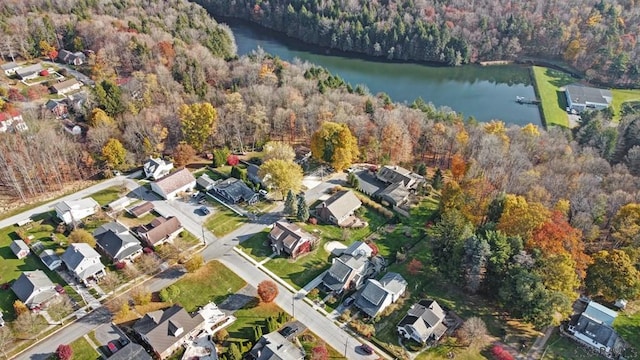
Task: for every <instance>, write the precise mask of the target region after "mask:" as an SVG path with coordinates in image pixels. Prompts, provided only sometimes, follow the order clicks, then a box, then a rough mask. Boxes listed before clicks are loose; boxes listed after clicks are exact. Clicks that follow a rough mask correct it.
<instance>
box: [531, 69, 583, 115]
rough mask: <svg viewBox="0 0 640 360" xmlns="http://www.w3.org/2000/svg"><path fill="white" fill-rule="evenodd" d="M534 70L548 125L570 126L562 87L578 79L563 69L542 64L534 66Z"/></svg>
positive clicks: (537, 91) (535, 81)
mask: <svg viewBox="0 0 640 360" xmlns="http://www.w3.org/2000/svg"><path fill="white" fill-rule="evenodd" d="M532 71H533V80H534V83H535V87H536V93H537V94H538V96H539V98H540V101H541V104H540V106H541V107H542V116H543V117H544V121H545V124H546V126H547V127H548V126H551V125H556V126H563V127H569V117H568V115H567V111H566V107H567V99H566V98H565V95H564V92H563V91H561V90H560V88H562V87H563V86H565V85H568V84H572V83H574V82H576V79H574V78H573V77H571V75H569V74H567V73H564V72H562V71H558V70H553V69H550V68H546V67H542V66H534V67H533V68H532Z"/></svg>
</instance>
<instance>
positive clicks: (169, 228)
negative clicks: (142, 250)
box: [134, 216, 183, 247]
mask: <svg viewBox="0 0 640 360" xmlns="http://www.w3.org/2000/svg"><path fill="white" fill-rule="evenodd" d="M182 229H183V228H182V224H180V220H178V218H177V217H175V216H170V217H168V218H165V217H163V216H160V217H157V218H155V219H153V220H152V221H151V222H150V223H148V224H146V225H140V226H138V227H137V228H135V230H134V232H135V234H136V235H137V236H138V238H140V240H142V241H143V242H144V243H145V245H146V246H149V247H153V246H158V245H161V244H164V243H166V242H171V241H172V240H173V239H175V237H176V236H178V234H180V232H182Z"/></svg>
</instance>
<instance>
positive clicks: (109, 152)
mask: <svg viewBox="0 0 640 360" xmlns="http://www.w3.org/2000/svg"><path fill="white" fill-rule="evenodd" d="M102 156H103V157H104V160H105V161H106V162H107V166H109V167H110V168H112V169H118V168H120V167H121V166H122V165H124V164H125V162H126V160H127V150H126V149H125V148H124V146H122V143H121V142H120V140H118V139H109V141H107V143H106V144H105V145H104V147H103V148H102Z"/></svg>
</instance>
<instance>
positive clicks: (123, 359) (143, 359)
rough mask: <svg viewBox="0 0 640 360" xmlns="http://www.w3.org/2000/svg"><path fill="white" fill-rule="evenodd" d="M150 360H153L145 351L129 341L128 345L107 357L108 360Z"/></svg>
mask: <svg viewBox="0 0 640 360" xmlns="http://www.w3.org/2000/svg"><path fill="white" fill-rule="evenodd" d="M132 359H135V360H151V359H153V358H152V357H151V356H150V355H149V354H147V351H146V350H145V349H144V348H143V347H142V346H140V345H139V344H136V343H134V342H131V341H129V343H128V344H127V345H125V346H123V347H122V348H121V349H119V350H118V351H116V353H115V354H113V355H111V356H109V360H132Z"/></svg>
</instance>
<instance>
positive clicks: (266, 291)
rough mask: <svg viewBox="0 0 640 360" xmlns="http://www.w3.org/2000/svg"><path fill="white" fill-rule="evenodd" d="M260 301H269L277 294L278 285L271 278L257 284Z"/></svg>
mask: <svg viewBox="0 0 640 360" xmlns="http://www.w3.org/2000/svg"><path fill="white" fill-rule="evenodd" d="M258 296H259V297H260V301H262V302H265V303H270V302H272V301H273V300H275V298H276V296H278V285H277V284H276V283H275V282H273V281H271V280H264V281H262V282H260V283H259V284H258Z"/></svg>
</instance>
